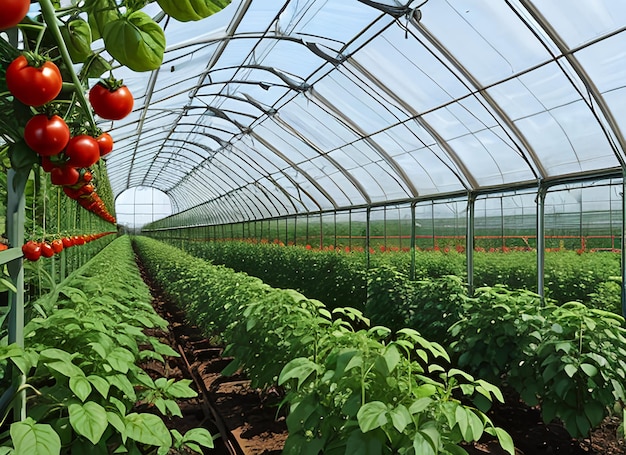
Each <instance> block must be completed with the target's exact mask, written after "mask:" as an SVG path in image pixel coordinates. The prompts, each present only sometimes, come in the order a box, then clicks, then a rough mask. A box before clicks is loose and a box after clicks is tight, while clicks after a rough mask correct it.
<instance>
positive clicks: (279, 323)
mask: <svg viewBox="0 0 626 455" xmlns="http://www.w3.org/2000/svg"><path fill="white" fill-rule="evenodd" d="M134 244H135V246H136V250H137V252H138V254H139V255H140V257H141V258H142V260H143V261H144V263H145V264H146V266H147V269H148V271H149V273H150V274H151V275H152V276H153V278H155V279H156V281H157V282H158V283H159V285H160V286H163V288H164V289H165V290H166V292H167V293H168V294H169V295H170V296H171V297H172V298H173V299H174V300H175V301H176V302H177V303H178V304H179V305H180V306H181V307H182V308H184V309H185V310H186V312H187V317H188V318H189V319H190V320H193V321H194V322H195V323H196V324H198V325H199V326H205V327H207V330H209V331H210V332H211V333H212V332H213V331H214V330H216V329H218V328H220V327H225V331H224V334H223V337H224V340H225V342H226V343H227V348H226V351H225V354H230V355H232V356H234V361H233V362H232V363H231V365H229V366H228V367H227V368H226V369H225V370H224V372H223V374H231V373H234V372H235V371H237V370H239V369H243V370H244V371H246V372H247V373H248V375H249V376H250V378H251V380H252V383H253V385H255V386H266V385H275V384H279V385H282V386H283V387H284V388H285V390H286V392H287V393H286V396H285V401H284V403H283V405H285V406H288V407H289V416H288V418H287V425H288V430H289V438H288V440H287V442H286V446H285V449H284V453H286V454H298V455H300V454H317V453H320V452H322V453H325V454H343V453H371V454H387V453H389V454H390V453H403V454H420V455H422V454H429V453H433V454H436V453H451V454H457V453H464V451H463V449H462V448H461V447H460V446H459V445H458V444H459V443H460V442H462V441H474V440H478V439H479V438H480V437H481V436H482V434H483V433H485V432H487V433H490V434H492V435H494V436H496V437H497V438H498V439H499V440H500V442H501V444H502V446H503V447H504V449H505V450H506V451H507V452H508V453H510V454H513V453H514V448H513V443H512V441H511V439H510V437H509V436H508V435H507V434H506V433H505V432H504V431H503V430H501V429H499V428H496V427H494V425H493V424H492V422H491V421H490V420H489V418H488V417H487V416H486V415H485V414H484V412H483V410H486V408H488V405H489V404H490V403H491V400H492V399H494V398H495V399H498V400H500V401H502V395H501V393H500V391H499V390H498V389H497V388H496V387H494V386H493V385H491V384H489V383H487V382H486V381H483V380H476V379H474V378H473V377H472V376H470V375H469V374H467V373H464V372H463V371H461V370H458V369H454V368H451V369H447V367H446V366H447V364H448V361H449V358H448V355H447V353H446V351H445V350H444V349H443V348H442V347H441V346H440V345H439V344H437V343H431V342H429V341H427V340H426V339H424V338H423V337H422V336H420V334H419V333H418V332H416V331H415V330H412V329H401V330H399V331H397V332H395V333H394V332H393V331H392V330H390V329H388V328H386V327H383V326H374V327H370V324H369V320H368V319H367V318H366V317H364V316H363V314H362V313H361V311H359V310H358V309H354V308H349V307H338V308H335V309H334V310H333V311H329V310H328V309H327V308H326V307H325V306H324V305H323V304H322V303H320V302H319V301H316V300H310V299H307V298H305V297H304V296H303V295H302V294H300V293H298V292H297V291H294V290H289V289H286V290H283V289H274V288H271V287H269V286H268V285H266V284H264V283H262V282H260V281H259V280H258V279H256V278H251V277H249V276H248V275H246V274H243V273H238V272H235V271H233V270H228V269H226V268H224V267H223V266H215V265H212V264H210V263H208V262H206V261H203V260H200V259H197V258H194V257H193V256H190V255H189V254H187V253H184V252H183V251H181V250H178V249H176V248H174V247H172V246H168V245H165V244H163V243H161V242H158V241H155V240H152V239H148V238H144V237H138V238H135V239H134ZM196 300H197V301H196ZM438 361H439V362H440V363H437V362H438ZM460 397H462V398H463V399H464V401H465V402H470V401H472V400H473V401H475V402H476V406H475V407H474V406H470V405H467V404H465V403H464V402H462V401H461V400H460ZM479 406H480V408H479ZM481 409H483V410H481Z"/></svg>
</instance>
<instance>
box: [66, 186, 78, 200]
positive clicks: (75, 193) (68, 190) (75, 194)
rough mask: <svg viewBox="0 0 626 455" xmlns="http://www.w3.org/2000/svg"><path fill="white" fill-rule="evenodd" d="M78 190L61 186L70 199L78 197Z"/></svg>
mask: <svg viewBox="0 0 626 455" xmlns="http://www.w3.org/2000/svg"><path fill="white" fill-rule="evenodd" d="M79 191H80V190H76V189H74V188H72V187H70V186H64V187H63V192H64V193H65V194H66V195H67V197H69V198H70V199H78V197H79V196H80V192H79Z"/></svg>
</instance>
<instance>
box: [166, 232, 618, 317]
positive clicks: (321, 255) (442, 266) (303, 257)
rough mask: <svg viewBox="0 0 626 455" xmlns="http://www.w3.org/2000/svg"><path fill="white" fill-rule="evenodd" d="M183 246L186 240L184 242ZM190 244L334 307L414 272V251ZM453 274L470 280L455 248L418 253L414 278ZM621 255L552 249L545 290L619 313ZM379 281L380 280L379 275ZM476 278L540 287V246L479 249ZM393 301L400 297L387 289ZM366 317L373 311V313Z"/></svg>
mask: <svg viewBox="0 0 626 455" xmlns="http://www.w3.org/2000/svg"><path fill="white" fill-rule="evenodd" d="M178 244H180V242H178ZM185 249H186V250H187V251H188V252H190V253H191V254H194V255H196V256H198V257H201V258H205V259H208V260H210V261H212V262H214V263H216V264H224V265H226V266H228V267H231V268H233V269H235V270H238V271H241V272H246V273H248V274H250V275H253V276H256V277H259V278H261V279H262V280H264V281H265V282H267V283H268V284H271V285H272V286H275V287H293V288H294V289H297V290H299V291H300V292H302V293H304V294H305V295H307V296H309V297H312V298H316V299H319V300H322V301H323V302H324V303H325V304H326V305H328V306H331V307H332V306H334V305H335V302H336V303H337V304H338V305H342V304H343V305H349V306H353V307H356V308H359V309H361V310H365V302H366V300H367V298H368V296H369V295H371V292H369V290H368V287H369V286H370V285H372V284H375V285H377V286H379V287H384V288H386V289H387V290H391V289H393V288H394V286H395V284H394V282H393V281H385V282H384V283H381V281H380V279H383V278H382V277H377V276H375V275H373V273H374V272H373V270H375V269H378V268H380V267H387V266H389V267H391V268H393V269H395V270H397V271H398V272H399V273H402V274H404V275H406V276H409V275H410V269H411V262H412V253H410V252H393V253H385V254H377V255H372V256H370V264H369V265H370V267H369V269H368V266H367V258H366V257H365V254H363V253H356V252H351V253H350V254H345V253H344V252H342V251H339V250H334V251H331V250H326V251H322V250H307V249H305V247H301V246H286V247H281V246H279V245H275V244H252V243H249V242H242V241H235V242H202V241H187V242H185ZM446 275H455V276H458V277H460V278H462V279H463V280H464V281H466V280H467V279H466V257H465V255H464V254H459V253H457V252H456V251H450V252H448V253H445V252H443V251H416V252H415V279H416V280H424V279H429V278H438V277H442V276H446ZM620 275H621V273H620V256H619V255H616V254H611V253H594V252H586V253H581V254H578V253H576V252H574V251H559V252H548V253H546V264H545V294H546V296H548V297H550V298H552V299H554V300H556V301H558V302H560V303H565V302H569V301H572V300H576V301H580V302H584V303H586V304H588V305H591V306H595V307H598V308H600V309H605V310H610V311H614V312H616V313H618V314H619V313H621V301H620V290H619V288H620V283H621V279H620ZM374 280H378V281H374ZM474 283H476V284H477V285H479V286H496V285H505V286H507V287H508V288H509V289H530V290H536V288H537V256H536V254H535V253H534V252H529V251H514V252H509V253H507V254H501V253H487V252H482V253H476V254H475V255H474ZM387 295H388V296H389V298H388V302H387V304H388V305H393V304H394V303H393V302H400V301H401V299H402V297H401V296H400V295H397V294H390V293H389V292H387ZM368 317H372V318H373V316H371V315H368Z"/></svg>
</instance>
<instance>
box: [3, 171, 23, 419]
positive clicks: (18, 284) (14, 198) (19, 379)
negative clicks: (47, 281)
mask: <svg viewBox="0 0 626 455" xmlns="http://www.w3.org/2000/svg"><path fill="white" fill-rule="evenodd" d="M14 185H18V187H14ZM25 186H26V181H22V182H19V183H18V181H17V179H16V172H15V171H14V170H13V169H9V170H8V174H7V193H8V198H7V199H8V200H7V236H8V238H9V243H10V245H11V246H12V247H14V248H20V247H21V246H22V245H23V244H24V220H25V218H26V209H25V198H24V188H25ZM7 268H8V271H9V275H10V276H11V279H12V280H13V284H14V285H15V289H16V291H17V292H12V291H9V305H10V310H9V339H8V341H9V344H12V343H15V344H17V345H18V346H22V347H23V346H24V266H23V260H22V258H19V259H15V260H13V261H11V262H9V263H8V264H7ZM25 382H26V377H25V376H24V375H23V374H21V373H20V372H17V370H15V371H14V372H13V384H14V385H15V386H16V388H19V387H21V386H22V385H23V384H24V383H25ZM13 412H14V418H15V419H16V420H24V419H25V418H26V393H25V391H21V392H19V393H18V395H17V397H16V398H15V402H14V407H13Z"/></svg>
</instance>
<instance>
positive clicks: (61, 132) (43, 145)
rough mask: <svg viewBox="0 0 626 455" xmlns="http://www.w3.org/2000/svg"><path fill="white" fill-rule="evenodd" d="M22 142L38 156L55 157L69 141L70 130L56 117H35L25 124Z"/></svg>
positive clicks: (40, 115) (44, 115)
mask: <svg viewBox="0 0 626 455" xmlns="http://www.w3.org/2000/svg"><path fill="white" fill-rule="evenodd" d="M24 140H25V141H26V144H27V145H28V146H29V147H30V148H31V149H33V150H34V151H35V152H37V153H38V154H39V155H42V156H52V155H57V154H59V153H60V152H61V151H62V150H63V149H64V148H65V146H66V145H67V143H68V141H69V140H70V128H69V127H68V126H67V123H65V120H63V119H62V118H61V117H59V116H58V115H53V116H52V117H48V116H47V115H46V114H39V115H35V116H34V117H33V118H31V119H30V120H29V121H28V123H26V127H25V128H24Z"/></svg>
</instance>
